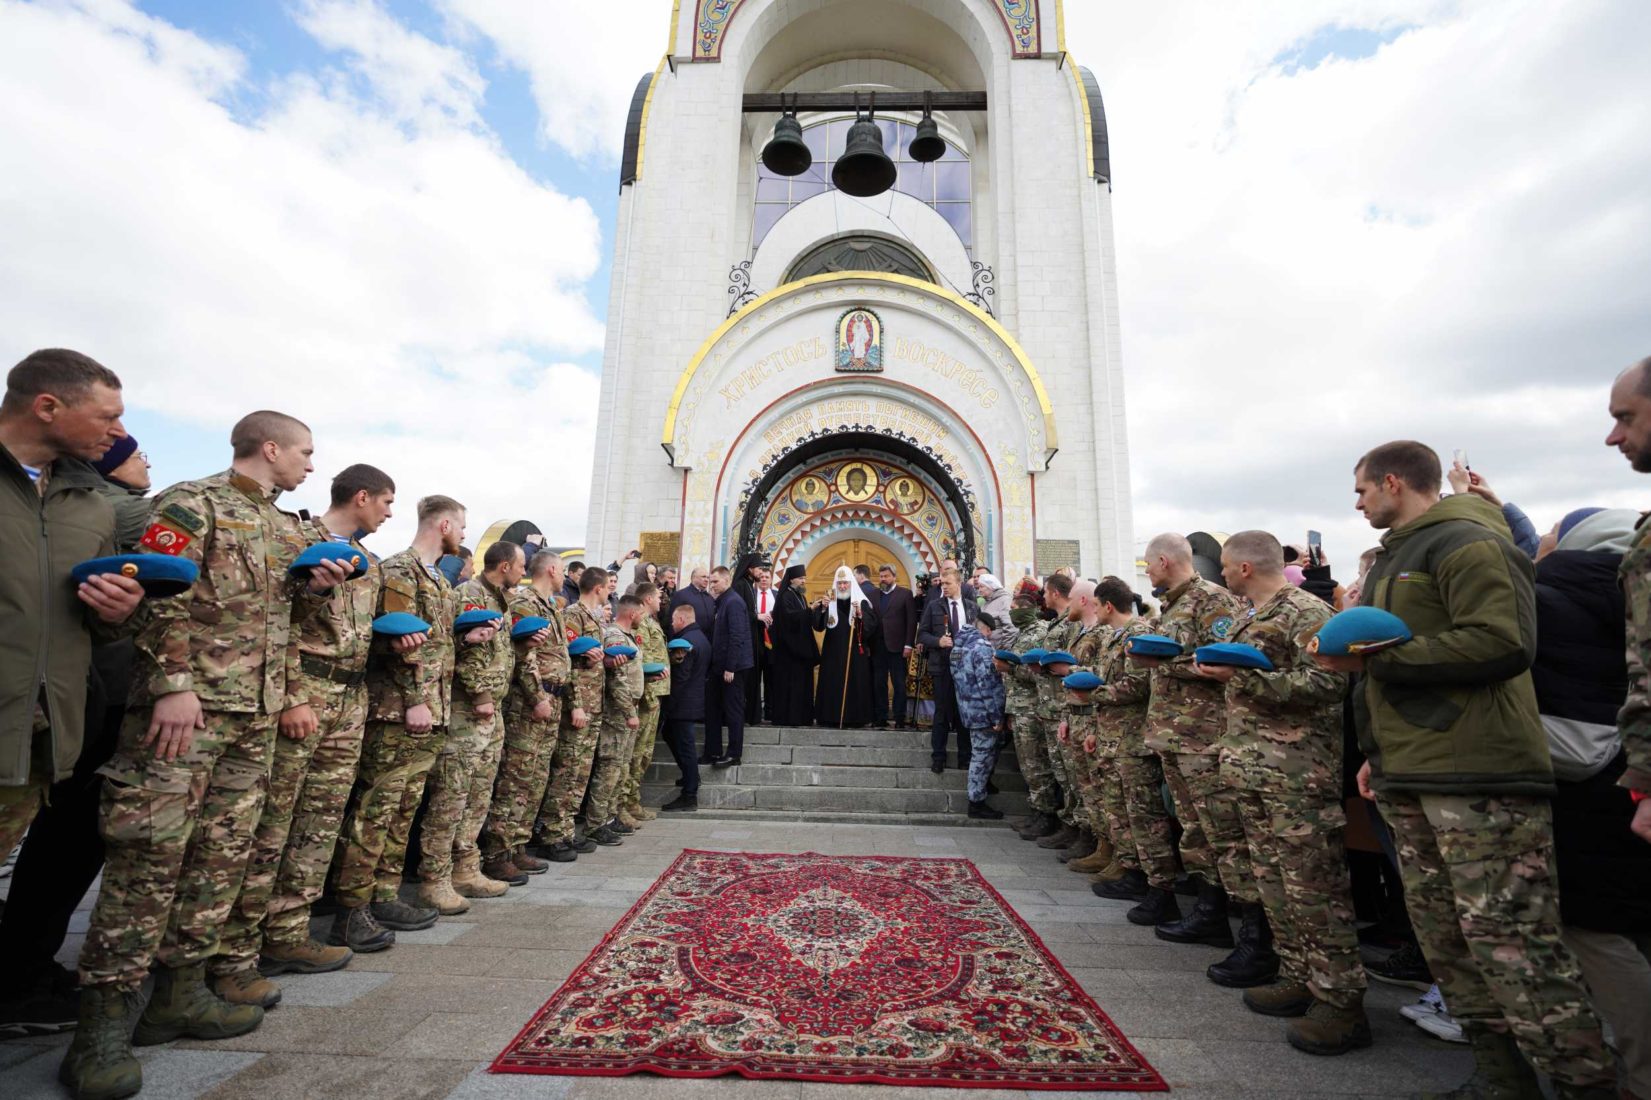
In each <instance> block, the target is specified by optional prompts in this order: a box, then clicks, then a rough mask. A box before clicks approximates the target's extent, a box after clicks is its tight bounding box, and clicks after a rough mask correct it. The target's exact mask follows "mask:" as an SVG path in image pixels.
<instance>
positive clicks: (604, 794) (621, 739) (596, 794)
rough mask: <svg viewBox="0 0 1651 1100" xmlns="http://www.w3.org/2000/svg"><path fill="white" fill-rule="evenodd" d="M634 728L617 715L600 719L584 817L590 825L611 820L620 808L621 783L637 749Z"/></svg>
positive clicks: (638, 729) (627, 773)
mask: <svg viewBox="0 0 1651 1100" xmlns="http://www.w3.org/2000/svg"><path fill="white" fill-rule="evenodd" d="M639 732H640V722H639V724H638V727H637V728H632V727H630V726H627V725H626V724H625V720H624V719H623V718H619V717H612V718H609V717H606V716H604V717H603V719H602V733H601V736H599V737H598V738H597V739H596V759H595V761H594V762H593V764H592V765H591V773H590V800H589V802H588V803H587V804H586V806H585V820H586V821H588V822H590V827H591V828H592V829H594V828H596V827H597V826H598V825H601V824H604V823H605V822H608V821H612V820H613V818H614V815H615V814H617V813H618V812H619V790H620V784H621V783H622V782H623V781H624V779H625V778H626V777H627V776H628V775H629V770H630V764H631V755H632V753H634V752H635V751H636V739H637V734H638V733H639Z"/></svg>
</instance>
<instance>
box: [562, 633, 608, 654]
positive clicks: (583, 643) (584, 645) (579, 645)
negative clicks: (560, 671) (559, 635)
mask: <svg viewBox="0 0 1651 1100" xmlns="http://www.w3.org/2000/svg"><path fill="white" fill-rule="evenodd" d="M601 644H602V643H601V642H599V641H597V640H596V639H595V638H591V637H588V636H585V635H581V636H580V637H577V638H575V639H573V641H571V642H569V643H568V656H569V657H583V656H584V655H585V654H587V653H589V652H590V651H591V650H593V649H595V648H597V647H598V646H600V645H601Z"/></svg>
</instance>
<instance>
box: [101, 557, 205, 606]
mask: <svg viewBox="0 0 1651 1100" xmlns="http://www.w3.org/2000/svg"><path fill="white" fill-rule="evenodd" d="M105 573H116V574H118V575H120V576H122V577H131V578H132V579H133V580H135V581H137V582H138V584H140V585H142V586H143V594H144V595H145V596H150V597H155V598H159V597H163V596H176V595H177V594H178V593H180V592H187V591H189V586H190V585H192V584H194V583H195V578H197V577H199V576H200V575H201V567H200V566H198V565H196V564H195V563H194V562H192V561H190V560H189V559H188V558H175V557H173V556H172V555H171V554H116V555H114V556H113V557H108V558H92V559H91V560H90V561H83V562H81V563H80V564H79V565H77V566H75V567H74V568H73V569H71V570H69V576H70V577H72V578H73V579H74V582H75V584H76V585H82V584H85V583H86V581H87V578H89V577H99V576H102V575H103V574H105Z"/></svg>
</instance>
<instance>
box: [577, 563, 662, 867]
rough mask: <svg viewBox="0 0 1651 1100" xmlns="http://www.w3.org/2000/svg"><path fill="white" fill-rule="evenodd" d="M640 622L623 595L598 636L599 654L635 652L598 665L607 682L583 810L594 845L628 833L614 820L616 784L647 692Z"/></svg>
mask: <svg viewBox="0 0 1651 1100" xmlns="http://www.w3.org/2000/svg"><path fill="white" fill-rule="evenodd" d="M641 617H642V602H641V601H640V600H638V599H637V598H636V597H635V596H625V597H623V598H621V599H620V601H619V610H618V611H617V612H615V613H614V617H613V622H612V623H609V624H608V627H607V629H606V630H605V631H604V632H603V638H602V646H603V648H604V649H605V650H611V649H613V648H614V647H618V646H626V647H629V648H631V649H634V650H637V651H638V652H637V654H636V655H635V656H632V657H626V656H623V655H613V654H609V655H608V656H607V657H606V658H605V659H604V660H603V665H604V667H605V668H606V669H607V682H606V685H605V686H604V689H603V695H602V723H601V733H600V735H599V736H598V737H597V741H596V759H595V763H594V765H593V766H592V769H591V776H590V801H589V803H588V805H587V806H586V810H585V814H586V820H587V821H588V822H590V830H589V832H588V833H587V834H586V835H587V836H588V837H589V838H590V839H591V840H593V841H595V842H596V843H597V844H604V845H609V844H618V843H620V842H621V841H620V838H621V837H623V836H625V835H627V834H629V833H630V832H631V831H632V830H631V829H630V827H629V826H625V825H621V824H620V823H619V822H618V821H617V820H616V818H617V817H618V812H619V790H620V785H621V783H622V782H623V781H624V779H625V777H626V776H627V775H628V774H629V769H630V762H631V756H632V754H633V753H634V752H635V749H636V737H637V732H638V730H640V728H641V725H642V719H641V717H640V714H639V713H638V709H639V707H640V705H641V703H642V698H643V695H644V694H645V692H646V687H647V685H646V683H645V682H644V678H643V674H642V661H641V660H640V657H641V652H640V647H639V646H638V645H637V637H636V632H637V629H638V628H637V622H638V620H640V619H641Z"/></svg>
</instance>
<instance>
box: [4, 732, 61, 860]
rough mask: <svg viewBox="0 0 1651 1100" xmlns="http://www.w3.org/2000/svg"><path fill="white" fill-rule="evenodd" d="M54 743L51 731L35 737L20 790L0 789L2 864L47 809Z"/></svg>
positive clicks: (15, 788)
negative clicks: (27, 773) (25, 778)
mask: <svg viewBox="0 0 1651 1100" xmlns="http://www.w3.org/2000/svg"><path fill="white" fill-rule="evenodd" d="M51 754H52V739H51V733H50V732H49V731H46V732H45V735H44V736H42V735H41V734H38V733H37V734H36V735H35V738H34V745H33V757H32V758H31V760H30V763H29V775H28V779H27V780H26V781H25V782H24V783H23V785H22V786H21V787H0V860H3V859H5V858H6V857H7V856H9V855H11V850H12V849H13V848H15V847H17V846H18V845H19V844H21V843H23V834H24V833H26V832H28V831H29V826H30V825H32V824H33V823H34V819H35V815H37V814H39V813H40V811H41V810H44V809H45V808H46V799H47V797H48V795H49V794H50V792H51V789H52V781H51V778H50V777H51V774H52V759H51Z"/></svg>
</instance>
